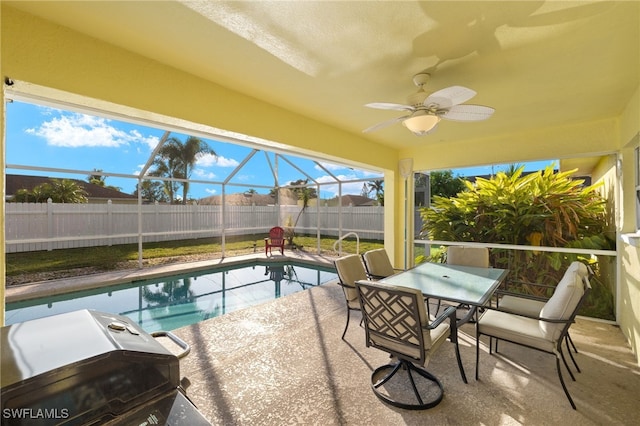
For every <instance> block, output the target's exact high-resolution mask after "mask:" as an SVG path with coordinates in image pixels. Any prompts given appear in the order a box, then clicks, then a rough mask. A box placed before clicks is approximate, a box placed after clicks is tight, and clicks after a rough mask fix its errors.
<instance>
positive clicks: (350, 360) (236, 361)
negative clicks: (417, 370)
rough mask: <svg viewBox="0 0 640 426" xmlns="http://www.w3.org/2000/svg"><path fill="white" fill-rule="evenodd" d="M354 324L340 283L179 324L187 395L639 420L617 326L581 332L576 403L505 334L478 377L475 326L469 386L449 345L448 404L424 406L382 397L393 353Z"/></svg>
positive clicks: (249, 406) (420, 415)
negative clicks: (383, 368)
mask: <svg viewBox="0 0 640 426" xmlns="http://www.w3.org/2000/svg"><path fill="white" fill-rule="evenodd" d="M356 315H358V314H356ZM357 318H359V316H356V317H355V318H354V321H353V324H357V322H356V321H355V320H356V319H357ZM344 320H345V305H344V298H343V295H342V291H341V289H340V287H339V286H338V285H334V284H325V285H323V286H320V287H316V288H313V289H311V290H309V291H304V292H301V293H297V294H295V295H291V296H287V297H285V298H282V299H278V300H275V301H273V302H270V303H267V304H264V305H261V306H258V307H255V308H251V309H246V310H242V311H237V312H234V313H231V314H228V315H224V316H222V317H219V318H214V319H211V320H208V321H204V322H201V323H198V324H195V325H192V326H189V327H185V328H182V329H179V330H177V331H176V334H177V335H178V336H180V337H181V338H183V339H184V340H185V341H187V342H189V343H190V344H191V345H192V353H191V354H190V355H188V356H187V357H186V358H184V359H183V360H182V361H181V373H182V374H183V375H185V376H186V377H187V378H188V379H189V380H190V381H191V383H192V386H191V387H190V388H188V389H187V393H188V394H189V395H191V398H192V399H193V401H194V402H195V404H196V405H197V406H198V407H199V409H200V410H201V411H202V412H203V413H204V414H205V416H206V417H207V418H208V419H209V420H210V421H211V422H212V423H214V424H235V425H263V424H264V425H266V424H280V425H282V424H323V425H365V424H366V425H391V424H427V423H428V424H437V425H460V424H465V425H469V424H477V425H482V424H485V425H497V424H501V425H509V424H571V425H573V424H580V425H602V424H607V425H628V424H633V423H635V422H636V421H637V417H638V415H640V408H639V407H638V404H637V389H640V368H639V367H638V365H637V364H636V362H635V359H634V356H633V354H632V353H631V350H630V348H629V345H628V344H627V342H626V340H625V338H624V336H623V335H622V333H621V332H620V330H619V328H618V327H616V326H614V325H611V324H606V323H601V322H595V321H591V320H587V319H581V318H579V319H578V321H577V323H576V324H574V325H573V326H572V328H571V335H572V337H573V340H574V342H575V343H576V346H577V347H578V351H579V354H577V355H575V356H576V360H577V362H578V364H579V366H580V368H581V369H582V373H579V374H576V382H571V381H570V379H568V378H567V380H569V381H568V387H569V389H570V392H571V393H572V396H573V398H574V400H575V402H576V405H577V410H576V411H574V410H572V409H571V407H570V405H569V403H568V401H567V399H566V398H565V396H564V393H563V392H562V388H561V387H560V383H559V382H558V377H557V375H556V372H555V361H554V357H553V356H550V355H547V354H543V353H538V352H536V351H532V350H527V349H523V348H522V347H518V346H515V345H512V344H509V343H504V342H502V343H501V346H500V353H499V355H497V356H496V355H495V354H494V355H489V353H488V347H487V342H486V341H482V346H481V354H480V380H479V381H476V380H475V379H474V378H473V375H474V363H475V337H474V336H475V331H474V328H473V327H474V326H473V325H471V324H466V325H464V326H463V328H462V329H461V330H460V333H459V338H460V348H461V354H462V361H463V364H464V366H465V369H466V373H467V376H468V378H469V383H468V384H464V383H463V382H462V380H461V379H460V374H459V372H458V367H457V364H456V360H455V353H454V347H453V345H451V344H449V343H445V345H444V346H443V347H442V348H441V349H440V351H439V352H438V353H437V354H436V356H435V357H434V358H433V360H432V361H431V362H430V363H429V365H428V370H429V371H430V372H432V373H433V374H435V375H436V376H437V377H438V378H439V379H440V380H441V381H442V382H443V384H444V388H445V397H444V400H443V401H442V402H441V403H440V404H439V405H438V406H437V407H435V408H433V409H431V410H427V411H422V412H421V411H417V412H415V411H406V410H399V409H394V408H392V407H389V406H387V405H385V404H383V403H382V402H381V401H379V400H378V399H377V398H376V396H375V395H374V393H373V392H372V391H371V388H370V376H371V372H372V371H373V369H375V368H376V367H378V366H380V365H383V364H386V363H387V362H388V361H389V358H388V354H386V353H385V352H382V351H379V350H376V349H373V348H366V347H365V338H364V329H362V328H360V327H357V326H353V327H350V328H349V330H348V332H347V335H346V336H345V338H346V342H345V341H342V340H341V339H340V335H341V333H342V329H343V327H344ZM167 346H168V347H171V346H170V345H167ZM572 367H573V366H572ZM566 376H567V374H566V371H565V377H566Z"/></svg>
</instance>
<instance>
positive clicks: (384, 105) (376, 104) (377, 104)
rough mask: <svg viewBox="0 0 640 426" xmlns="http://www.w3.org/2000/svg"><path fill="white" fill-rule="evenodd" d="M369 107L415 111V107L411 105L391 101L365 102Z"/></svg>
mask: <svg viewBox="0 0 640 426" xmlns="http://www.w3.org/2000/svg"><path fill="white" fill-rule="evenodd" d="M365 106H366V107H369V108H377V109H392V110H396V111H415V108H414V107H412V106H410V105H402V104H394V103H391V102H373V103H371V104H365Z"/></svg>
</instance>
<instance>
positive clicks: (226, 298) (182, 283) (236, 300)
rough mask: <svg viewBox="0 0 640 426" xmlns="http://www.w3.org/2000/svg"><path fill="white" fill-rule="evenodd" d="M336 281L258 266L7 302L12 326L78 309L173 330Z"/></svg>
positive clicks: (290, 266)
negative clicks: (120, 316)
mask: <svg viewBox="0 0 640 426" xmlns="http://www.w3.org/2000/svg"><path fill="white" fill-rule="evenodd" d="M336 278H337V274H336V272H335V269H333V268H332V267H330V266H322V265H311V264H299V263H295V262H287V263H282V262H260V261H257V262H255V263H253V264H249V265H247V264H246V263H244V264H240V265H235V266H226V267H216V268H215V269H211V270H207V271H197V272H192V273H184V274H181V275H173V276H170V277H161V278H154V279H150V280H144V281H136V282H133V283H128V284H121V285H117V286H110V287H102V288H98V289H93V290H85V291H78V292H74V293H68V294H62V295H56V296H50V297H43V298H39V299H32V300H25V301H21V302H13V303H9V304H7V306H6V312H5V323H6V324H7V325H9V324H15V323H18V322H23V321H27V320H30V319H35V318H42V317H45V316H49V315H55V314H60V313H65V312H71V311H75V310H78V309H95V310H98V311H103V312H110V313H114V314H120V315H126V316H127V317H129V318H131V320H133V321H135V322H136V323H138V324H139V325H140V326H141V327H142V328H143V329H144V330H145V331H147V332H153V331H158V330H164V331H171V330H175V329H176V328H179V327H183V326H186V325H190V324H195V323H197V322H200V321H203V320H206V319H209V318H214V317H217V316H219V315H223V314H225V313H229V312H233V311H236V310H238V309H243V308H246V307H249V306H254V305H257V304H260V303H264V302H267V301H269V300H273V299H276V298H278V297H282V296H286V295H289V294H292V293H296V292H298V291H302V290H305V289H307V288H310V287H315V286H318V285H321V284H324V283H327V282H329V281H332V280H334V279H336Z"/></svg>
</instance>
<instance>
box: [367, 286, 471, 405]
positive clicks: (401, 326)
mask: <svg viewBox="0 0 640 426" xmlns="http://www.w3.org/2000/svg"><path fill="white" fill-rule="evenodd" d="M356 290H357V294H358V300H359V303H360V308H361V310H362V316H363V319H364V326H365V331H366V344H367V347H374V348H376V349H380V350H382V351H385V352H387V353H389V354H390V355H391V357H392V358H393V359H396V361H395V362H392V363H390V364H386V365H383V366H381V367H378V368H376V369H375V370H374V371H373V373H372V374H371V388H372V390H373V392H374V393H375V395H376V396H377V397H378V398H379V399H380V400H382V401H383V402H385V403H387V404H390V405H393V406H394V407H399V408H404V409H409V410H424V409H428V408H432V407H435V406H436V405H438V404H439V403H440V401H442V397H443V393H444V388H443V386H442V383H441V382H440V380H439V379H438V378H437V377H435V376H434V375H433V374H431V373H430V372H429V371H427V370H426V368H425V367H426V366H427V364H428V362H429V360H430V359H431V357H432V356H433V355H434V353H435V352H436V351H437V350H438V348H439V347H440V346H441V345H442V343H443V342H444V341H445V340H446V339H447V338H450V340H451V342H452V343H454V344H455V345H456V355H457V356H458V368H459V369H460V375H461V377H462V380H463V381H464V382H465V383H466V382H467V378H466V375H465V373H464V368H463V366H462V362H461V361H460V353H459V348H458V338H457V333H458V330H457V326H456V318H455V308H454V307H450V308H449V309H447V310H445V311H444V312H443V313H442V314H441V315H440V316H439V317H438V318H436V319H434V320H433V321H431V322H429V317H428V316H427V312H426V308H425V305H424V302H423V297H422V292H421V291H420V290H418V289H414V288H409V287H402V286H393V285H388V284H385V283H381V282H376V281H357V282H356ZM447 319H449V321H448V322H445V321H446V320H447ZM400 371H406V373H407V375H408V377H407V378H408V380H403V379H402V378H401V377H400V375H399V374H398V375H397V373H398V372H400ZM434 385H435V386H434ZM434 387H435V389H434Z"/></svg>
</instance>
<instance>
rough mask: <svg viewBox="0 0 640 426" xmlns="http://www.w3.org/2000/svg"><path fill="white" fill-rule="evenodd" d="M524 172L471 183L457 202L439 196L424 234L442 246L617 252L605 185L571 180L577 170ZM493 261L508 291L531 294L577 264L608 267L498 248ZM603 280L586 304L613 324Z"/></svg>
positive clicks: (426, 216) (424, 212)
mask: <svg viewBox="0 0 640 426" xmlns="http://www.w3.org/2000/svg"><path fill="white" fill-rule="evenodd" d="M523 169H524V167H520V168H518V169H516V170H513V171H511V172H510V173H505V172H499V173H497V174H496V175H495V176H494V177H492V178H490V179H484V178H477V179H476V181H475V183H471V182H468V181H467V182H466V183H465V184H466V190H465V191H462V192H460V193H458V194H457V196H455V197H449V198H445V197H437V196H436V197H434V200H433V204H432V206H431V207H430V208H423V209H421V216H422V219H423V223H424V225H423V228H422V233H423V235H425V236H428V237H430V238H431V239H434V240H442V241H466V242H481V243H504V244H516V245H536V246H547V247H571V248H585V249H611V248H612V246H613V244H614V243H613V239H610V238H608V237H607V230H608V225H607V224H608V217H607V209H606V200H605V199H604V198H603V197H602V195H600V193H599V192H598V190H597V189H598V187H599V186H600V185H591V186H584V181H583V180H581V179H573V178H572V175H573V174H574V173H575V170H572V171H567V172H559V173H556V172H554V170H553V166H549V167H547V168H546V169H545V170H543V171H542V170H541V171H538V172H536V173H531V174H527V175H523ZM490 259H491V264H492V266H494V267H497V268H504V269H508V270H509V277H508V279H507V282H508V284H509V286H510V289H513V288H516V289H517V290H518V291H522V292H527V293H533V294H536V290H535V288H533V287H531V286H527V284H526V283H538V284H545V285H551V286H553V285H555V284H556V283H557V282H558V281H559V280H560V278H561V277H562V275H563V273H564V270H565V269H566V267H567V266H568V265H569V264H570V263H571V262H572V261H574V260H581V261H583V262H585V263H588V264H590V266H591V267H592V268H593V269H594V270H595V271H598V269H599V267H600V266H603V265H602V264H603V262H598V259H595V258H592V257H590V256H579V255H575V254H567V253H551V252H545V251H521V250H507V249H495V248H494V249H491V255H490ZM604 263H609V262H608V261H606V259H605V262H604ZM605 266H606V265H605ZM599 277H600V274H599V273H597V274H596V276H595V277H594V279H592V285H593V287H594V291H593V292H592V297H590V298H589V299H590V300H589V302H588V305H589V306H590V307H591V308H593V307H594V306H595V305H598V308H597V309H598V311H602V312H598V313H597V316H599V317H607V318H608V317H610V316H611V315H612V311H613V308H612V306H613V296H612V293H611V291H610V289H609V288H607V287H608V286H606V285H602V284H601V281H600V279H599ZM537 294H538V295H541V296H543V295H544V296H549V294H540V293H537ZM596 299H597V300H596ZM591 314H593V313H591Z"/></svg>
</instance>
